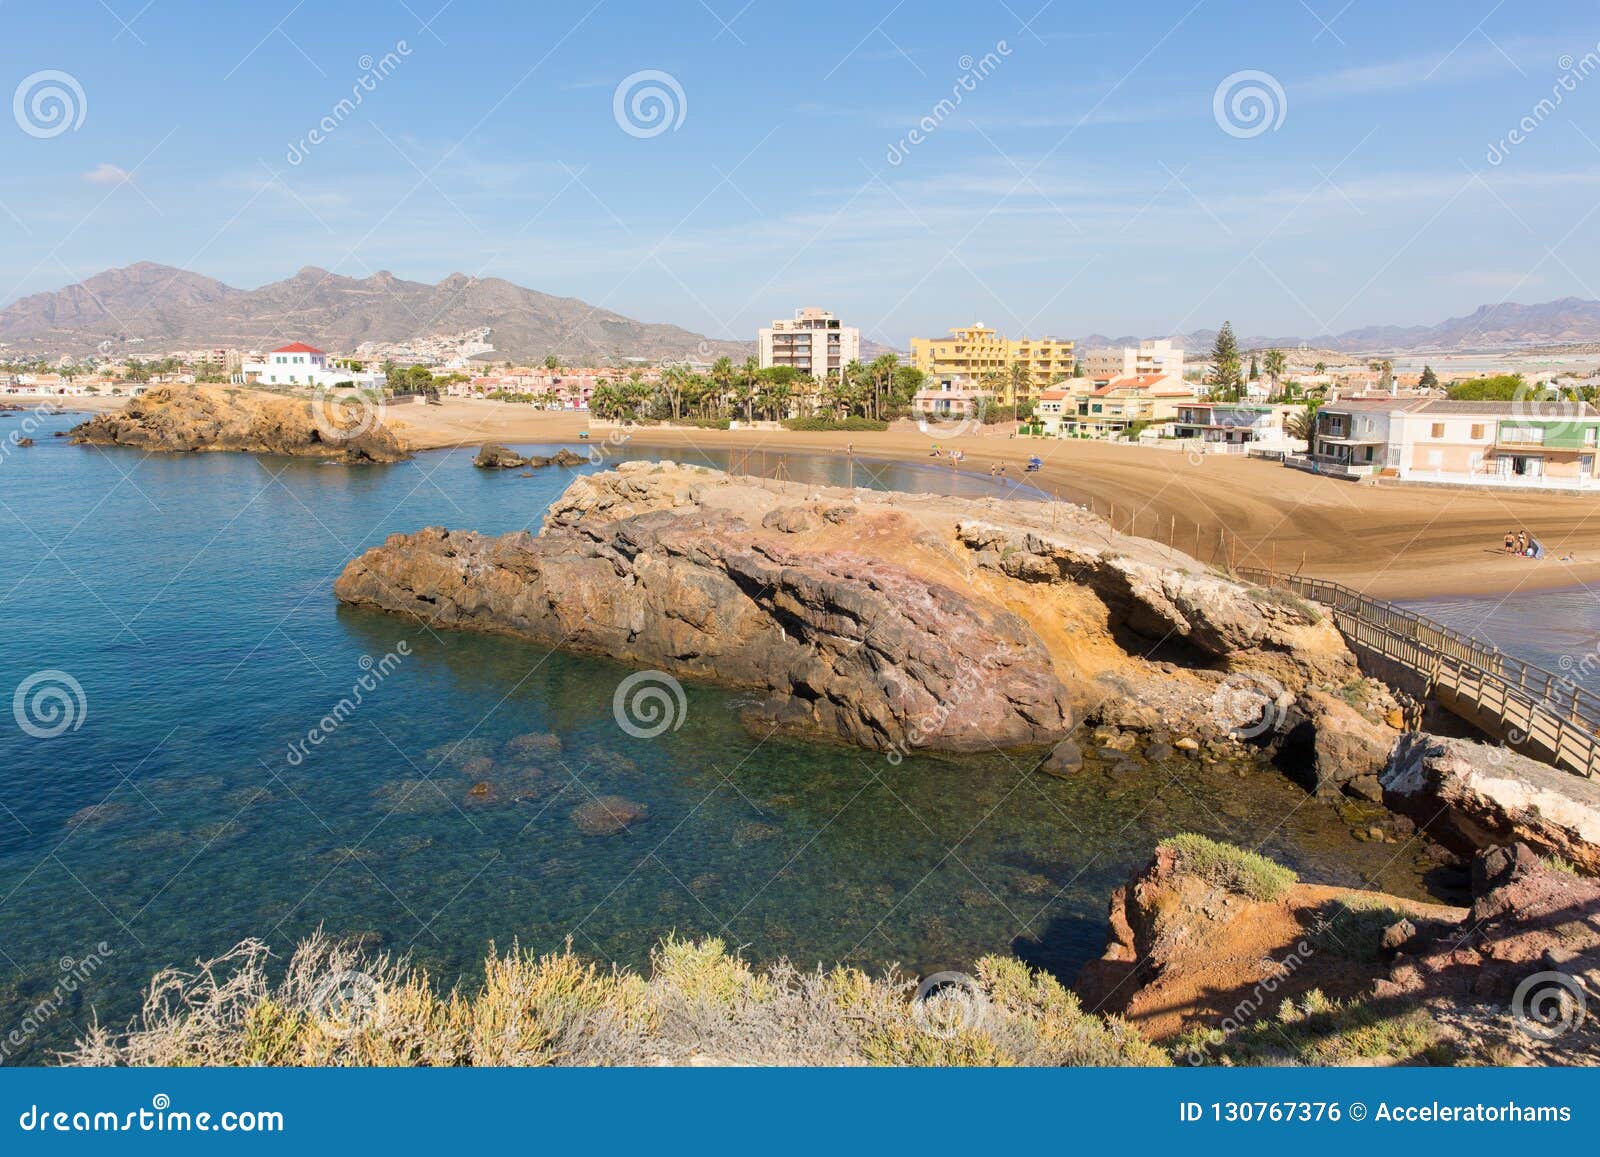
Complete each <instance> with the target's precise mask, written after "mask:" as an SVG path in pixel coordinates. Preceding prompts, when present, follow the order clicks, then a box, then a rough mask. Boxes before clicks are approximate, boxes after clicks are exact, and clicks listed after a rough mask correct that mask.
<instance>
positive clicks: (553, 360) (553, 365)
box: [544, 354, 561, 373]
mask: <svg viewBox="0 0 1600 1157" xmlns="http://www.w3.org/2000/svg"><path fill="white" fill-rule="evenodd" d="M544 368H545V369H547V370H549V371H550V372H551V373H555V372H556V371H557V370H559V369H560V368H561V359H560V358H558V357H556V355H555V354H549V355H547V356H546V357H545V359H544Z"/></svg>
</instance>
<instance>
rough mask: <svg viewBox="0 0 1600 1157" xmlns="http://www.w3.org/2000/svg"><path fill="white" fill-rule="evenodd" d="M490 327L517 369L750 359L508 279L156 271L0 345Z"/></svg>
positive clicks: (73, 303)
mask: <svg viewBox="0 0 1600 1157" xmlns="http://www.w3.org/2000/svg"><path fill="white" fill-rule="evenodd" d="M482 328H488V329H489V330H490V331H491V334H492V338H491V340H492V341H493V342H494V345H495V352H496V354H497V355H498V356H500V357H505V358H509V359H514V360H534V359H537V358H542V357H545V356H546V355H549V354H554V355H556V356H557V357H559V358H560V359H561V360H562V361H564V362H567V363H569V364H582V363H585V362H602V363H603V362H606V361H609V360H611V359H613V358H619V357H623V358H626V357H639V358H648V359H652V360H667V359H679V358H707V359H712V358H715V357H717V356H719V355H721V354H727V355H728V356H730V357H734V358H736V359H738V360H741V361H742V360H743V359H744V358H745V357H747V356H748V355H749V353H750V350H751V343H749V342H733V341H712V340H709V339H707V338H706V337H704V336H703V335H701V334H697V333H692V332H690V331H689V330H686V329H681V328H679V327H678V326H674V325H655V324H649V323H645V322H639V321H634V320H633V319H631V318H627V317H623V316H622V315H620V314H617V313H613V312H612V311H610V310H605V309H600V308H597V307H595V306H591V305H589V304H587V303H586V302H583V301H580V300H578V299H577V298H574V297H554V296H552V295H550V294H547V293H540V292H539V291H537V290H533V289H525V288H523V287H522V286H519V285H516V284H514V283H512V282H509V281H505V280H502V279H500V278H478V277H471V276H468V275H467V274H464V273H452V274H451V275H450V276H449V277H446V278H445V279H444V280H443V281H440V282H439V283H438V284H437V285H429V284H427V283H425V282H420V281H406V280H404V279H402V278H400V277H397V276H395V274H394V273H393V272H391V271H390V270H387V269H383V270H379V271H378V272H376V273H373V274H371V275H370V276H367V277H364V278H352V277H346V276H342V275H340V274H336V273H333V272H331V271H330V270H327V269H323V268H321V267H320V266H316V265H307V266H304V267H303V268H301V269H300V270H299V271H298V272H296V273H295V274H294V275H293V276H292V277H289V278H287V279H285V280H283V281H276V282H272V283H271V284H268V285H263V286H261V287H260V288H258V289H251V290H242V289H234V288H233V287H231V286H228V285H225V284H223V283H222V282H220V281H217V280H215V279H213V278H209V277H206V276H204V275H202V274H198V273H191V272H189V271H187V270H181V269H175V268H173V267H171V266H167V265H160V264H158V263H156V262H151V261H140V262H136V263H135V264H133V265H129V266H126V267H125V268H121V269H108V270H105V271H104V272H101V273H97V274H95V275H94V276H93V277H90V278H87V279H86V280H84V281H82V282H79V283H77V284H75V285H69V286H66V287H65V288H63V289H60V290H57V291H54V292H51V293H38V294H34V295H33V296H31V297H25V298H23V299H21V300H19V301H16V302H13V303H12V304H11V305H10V306H8V307H6V308H5V309H3V310H0V342H5V343H7V344H8V345H10V346H12V347H14V348H16V349H19V350H22V351H25V352H37V353H49V354H62V353H70V354H75V355H86V354H91V353H96V352H101V351H102V349H103V346H104V343H105V342H107V341H110V342H111V343H112V347H113V348H117V347H119V346H120V345H121V344H122V343H124V342H130V341H137V342H138V345H137V346H136V347H135V348H137V349H138V351H139V354H140V356H142V357H148V356H151V355H153V354H157V353H161V352H164V351H167V350H176V349H195V348H204V347H210V346H230V347H234V348H240V349H271V348H274V347H275V346H278V345H282V344H283V343H284V342H286V341H290V340H294V339H299V340H304V341H309V342H311V343H312V344H314V345H317V346H319V347H320V348H323V349H332V350H341V351H342V350H352V349H354V348H355V347H356V346H358V345H360V344H361V343H362V342H385V343H394V344H403V343H407V342H412V341H416V340H418V339H421V338H427V337H432V336H437V335H444V334H455V333H464V332H466V331H469V330H474V329H482Z"/></svg>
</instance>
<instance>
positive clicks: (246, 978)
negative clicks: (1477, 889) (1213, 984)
mask: <svg viewBox="0 0 1600 1157" xmlns="http://www.w3.org/2000/svg"><path fill="white" fill-rule="evenodd" d="M269 956H270V954H269V953H268V951H267V949H266V946H265V945H263V944H261V943H260V942H257V941H247V942H245V943H244V944H241V945H239V946H238V947H237V948H235V949H234V950H233V951H232V952H230V953H228V954H227V955H225V956H223V957H221V958H219V959H217V960H214V961H209V962H207V963H204V964H201V965H200V966H198V967H197V968H196V969H194V970H192V971H178V970H169V971H166V972H163V973H161V974H160V975H159V976H157V977H156V978H155V980H154V981H153V982H152V983H151V987H150V992H149V995H148V997H147V999H146V1002H145V1006H144V1010H143V1012H142V1013H141V1015H140V1016H139V1017H138V1019H137V1020H136V1021H135V1023H134V1024H133V1025H132V1026H130V1027H129V1029H128V1031H126V1032H123V1033H113V1032H111V1031H108V1030H107V1029H106V1028H105V1027H103V1026H100V1025H96V1026H94V1027H93V1028H92V1029H91V1030H90V1032H89V1033H88V1034H87V1035H86V1036H85V1037H84V1038H83V1039H82V1040H80V1041H78V1042H77V1043H76V1045H75V1047H74V1048H73V1050H72V1051H71V1052H70V1053H68V1054H67V1055H66V1056H65V1057H64V1058H63V1059H64V1060H65V1061H66V1063H68V1064H75V1065H256V1064H264V1065H659V1064H668V1065H671V1064H688V1063H701V1064H706V1063H710V1064H730V1065H739V1064H751V1065H1164V1064H1167V1063H1168V1056H1167V1054H1166V1053H1165V1052H1164V1051H1163V1050H1161V1049H1158V1048H1156V1047H1155V1046H1154V1045H1151V1044H1150V1043H1149V1042H1147V1041H1146V1040H1145V1039H1144V1038H1143V1037H1141V1036H1140V1035H1139V1034H1138V1032H1137V1031H1135V1030H1134V1029H1132V1028H1130V1027H1129V1026H1128V1025H1127V1024H1125V1023H1123V1022H1122V1021H1120V1020H1117V1019H1116V1018H1105V1017H1099V1016H1093V1015H1091V1014H1089V1013H1086V1012H1084V1011H1083V1009H1082V1007H1081V1006H1080V1005H1079V1003H1078V999H1077V997H1075V996H1074V995H1072V994H1071V993H1070V992H1068V991H1066V990H1065V989H1064V988H1062V987H1061V985H1060V984H1058V983H1057V982H1056V981H1055V980H1053V979H1051V978H1050V977H1048V976H1045V975H1042V974H1040V973H1037V972H1034V971H1032V970H1030V969H1029V968H1028V967H1027V966H1025V965H1023V964H1021V963H1020V962H1018V961H1015V960H1011V959H1006V958H1001V957H992V956H991V957H985V958H984V959H982V960H981V961H979V962H978V965H977V967H976V969H975V976H973V977H972V978H970V979H969V980H968V981H967V982H965V983H964V984H962V985H957V986H953V987H950V988H946V989H943V990H941V991H940V992H938V993H935V994H934V995H932V996H931V997H929V998H928V999H927V1000H925V1001H921V1002H919V1001H917V1000H916V999H915V989H916V986H915V983H914V982H912V981H909V980H906V979H904V978H900V977H896V976H890V977H887V978H874V977H871V976H868V975H867V974H866V973H864V972H861V971H859V970H857V969H851V968H835V969H832V970H828V971H824V970H821V969H818V970H816V971H813V972H801V971H799V970H797V969H795V968H793V967H792V966H790V965H788V964H786V963H778V964H775V965H772V966H771V967H768V968H766V969H763V970H760V971H758V970H756V969H754V968H752V967H751V966H750V965H749V964H748V963H747V962H745V961H744V960H742V959H740V958H739V957H737V956H735V955H732V954H730V953H729V952H728V951H727V950H726V948H725V947H724V946H723V944H722V942H721V941H719V940H714V939H713V940H700V941H693V940H679V939H676V938H673V937H668V938H667V939H665V940H663V941H662V942H661V943H660V945H659V946H658V947H657V948H656V950H655V952H654V953H653V954H652V965H651V969H650V975H649V976H648V977H645V976H641V975H639V974H637V973H634V972H629V971H627V970H623V969H617V968H601V967H599V966H596V965H595V964H593V963H591V962H587V961H584V960H583V959H581V958H579V957H578V956H576V955H575V954H574V953H573V952H572V950H571V946H570V945H569V946H568V948H567V950H566V951H564V952H558V953H553V954H550V955H544V956H536V955H534V954H531V953H528V952H524V951H522V950H520V949H518V948H516V947H513V948H512V949H511V951H510V952H507V953H505V954H504V955H501V954H498V953H494V952H491V955H490V956H489V958H488V959H487V960H486V961H485V964H484V982H483V985H482V986H481V988H480V989H478V990H477V991H476V992H473V993H470V994H469V993H464V992H462V991H460V990H455V991H451V992H449V993H447V994H445V995H443V996H441V995H439V994H438V993H437V992H436V991H435V988H434V986H433V985H432V983H431V982H430V981H429V978H428V977H427V975H426V974H425V973H422V972H420V971H418V970H416V969H414V968H413V967H412V966H411V965H410V964H409V963H408V962H406V961H404V960H394V959H391V958H387V957H380V958H376V959H374V958H369V957H363V956H362V955H360V953H359V952H358V951H357V950H356V949H355V948H354V947H352V946H348V945H345V944H341V943H339V942H336V941H333V940H330V939H328V938H327V937H325V936H321V935H318V936H314V937H312V938H311V939H310V940H307V941H306V942H304V943H303V944H301V945H300V947H299V948H298V949H297V950H296V951H295V953H294V955H293V956H292V957H291V958H290V960H289V962H288V966H287V968H286V969H284V970H283V977H282V979H280V980H277V981H273V980H272V979H270V977H269V973H268V962H269Z"/></svg>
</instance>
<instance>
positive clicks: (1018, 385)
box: [1006, 362, 1033, 417]
mask: <svg viewBox="0 0 1600 1157" xmlns="http://www.w3.org/2000/svg"><path fill="white" fill-rule="evenodd" d="M1006 384H1007V385H1008V386H1010V387H1011V404H1012V405H1013V406H1014V407H1015V408H1016V412H1017V416H1018V417H1021V416H1022V408H1023V407H1024V406H1026V405H1031V404H1032V403H1031V402H1030V400H1029V395H1030V394H1031V393H1032V392H1033V374H1032V373H1030V372H1029V370H1028V367H1027V365H1026V364H1024V363H1023V362H1012V363H1011V369H1010V371H1009V373H1008V375H1007V381H1006Z"/></svg>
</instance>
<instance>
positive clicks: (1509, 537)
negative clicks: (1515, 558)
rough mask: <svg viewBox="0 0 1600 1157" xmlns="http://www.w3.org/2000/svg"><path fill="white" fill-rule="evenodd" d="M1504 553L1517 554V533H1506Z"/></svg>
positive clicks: (1512, 531)
mask: <svg viewBox="0 0 1600 1157" xmlns="http://www.w3.org/2000/svg"><path fill="white" fill-rule="evenodd" d="M1506 553H1507V554H1516V553H1517V532H1516V531H1514V530H1508V531H1506Z"/></svg>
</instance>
